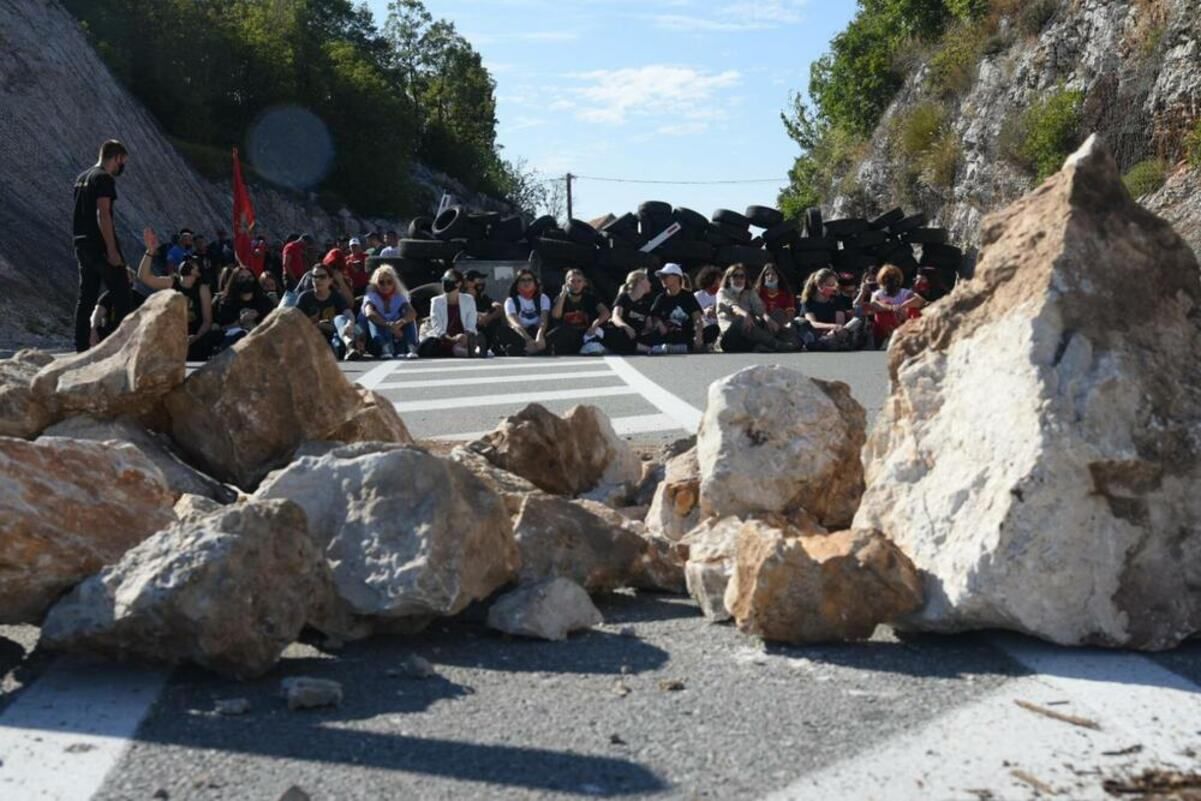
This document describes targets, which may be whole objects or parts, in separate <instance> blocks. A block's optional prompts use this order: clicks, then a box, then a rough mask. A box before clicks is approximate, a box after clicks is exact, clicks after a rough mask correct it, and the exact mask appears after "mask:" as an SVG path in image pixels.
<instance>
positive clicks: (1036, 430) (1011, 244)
mask: <svg viewBox="0 0 1201 801" xmlns="http://www.w3.org/2000/svg"><path fill="white" fill-rule="evenodd" d="M983 238H984V249H983V254H982V257H981V260H980V263H979V265H978V267H977V270H976V275H975V278H974V279H973V280H972V281H970V282H968V283H966V284H964V285H961V286H960V287H958V288H957V289H956V291H955V292H954V293H953V294H952V295H951V296H950V298H948V299H947V300H946V301H944V302H943V303H941V304H939V305H937V306H935V307H934V308H932V309H930V310H929V312H928V313H923V315H922V318H921V319H920V320H918V321H916V322H915V323H912V324H910V325H907V326H905V327H904V328H902V329H901V331H900V332H899V334H898V335H897V336H896V337H895V338H894V340H893V344H892V347H891V349H890V351H889V374H890V378H891V394H890V396H889V398H888V400H887V401H886V403H885V405H884V409H883V411H882V412H881V414H880V416H879V418H878V419H877V422H876V425H875V428H874V430H873V432H872V435H871V438H870V440H869V441H868V445H867V448H866V449H865V451H864V459H865V461H866V463H867V484H868V487H867V491H866V494H865V495H864V499H863V505H862V507H861V508H860V510H859V514H858V516H857V517H856V521H855V524H856V526H859V527H871V528H878V529H880V530H881V531H885V532H887V533H888V535H889V536H890V537H892V538H893V540H895V542H896V543H897V544H898V545H899V546H900V547H901V548H902V549H903V550H904V551H905V552H906V553H907V554H909V555H910V556H911V557H912V558H913V560H914V562H915V563H916V564H917V566H918V567H919V568H920V569H921V570H922V572H923V574H924V576H925V577H926V596H927V601H926V605H925V606H924V608H923V609H921V610H920V612H919V613H918V614H916V615H913V616H911V617H910V618H908V619H907V620H906V621H905V624H906V625H909V626H912V627H915V628H919V629H928V630H934V631H943V632H949V631H963V630H969V629H978V628H1007V629H1014V630H1017V631H1022V632H1026V633H1029V634H1033V635H1035V636H1038V637H1042V638H1045V639H1048V640H1051V641H1053V642H1057V643H1062V644H1068V645H1082V644H1093V645H1103V646H1121V647H1131V648H1141V649H1161V648H1168V647H1171V646H1174V645H1176V644H1177V643H1179V642H1180V641H1181V640H1183V639H1184V638H1186V637H1189V636H1190V635H1192V634H1195V633H1197V632H1198V631H1199V630H1201V493H1198V492H1197V487H1198V486H1201V439H1199V437H1198V431H1201V371H1199V370H1198V368H1197V366H1196V365H1197V361H1196V355H1197V353H1198V352H1199V351H1201V272H1199V270H1198V265H1197V259H1196V257H1195V256H1194V255H1193V253H1192V251H1191V250H1190V249H1189V248H1188V246H1187V245H1186V244H1185V243H1184V242H1183V241H1182V240H1181V239H1180V238H1179V237H1178V236H1177V235H1176V234H1175V233H1174V232H1173V231H1172V229H1171V227H1170V226H1169V225H1168V224H1167V223H1165V222H1164V221H1162V220H1160V219H1158V218H1156V217H1155V216H1153V215H1152V214H1150V213H1149V212H1147V211H1146V210H1144V209H1142V208H1141V207H1139V206H1138V205H1136V204H1135V203H1134V202H1133V201H1132V200H1131V198H1130V197H1129V195H1128V194H1127V192H1126V190H1125V188H1124V187H1123V185H1122V182H1121V180H1120V177H1119V175H1118V170H1117V166H1116V165H1115V163H1114V161H1113V159H1112V157H1111V156H1110V155H1109V153H1108V152H1106V150H1105V149H1104V147H1102V146H1101V144H1100V142H1099V141H1098V140H1096V138H1093V139H1090V140H1089V141H1088V142H1087V143H1086V144H1085V145H1084V147H1082V148H1081V149H1080V151H1078V152H1077V153H1076V154H1075V155H1073V156H1072V157H1071V158H1069V159H1068V161H1067V163H1066V165H1065V166H1064V168H1063V170H1062V171H1061V172H1059V173H1058V174H1056V175H1055V176H1053V177H1051V178H1050V179H1049V180H1048V181H1047V182H1046V183H1044V184H1043V185H1042V186H1041V187H1039V188H1038V189H1037V190H1035V191H1034V192H1033V193H1031V194H1029V195H1027V196H1026V197H1024V198H1022V199H1021V200H1019V201H1018V202H1016V203H1014V204H1013V205H1012V206H1010V207H1009V208H1007V209H1005V210H1003V211H1000V212H997V213H995V214H993V215H990V216H989V217H988V218H987V220H986V222H985V224H984V229H983ZM1136 310H1137V311H1136Z"/></svg>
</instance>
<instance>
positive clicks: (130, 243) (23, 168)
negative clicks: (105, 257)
mask: <svg viewBox="0 0 1201 801" xmlns="http://www.w3.org/2000/svg"><path fill="white" fill-rule="evenodd" d="M110 138H115V139H120V140H121V141H123V142H124V143H125V144H126V145H127V146H128V147H129V149H130V162H129V166H128V168H127V170H126V173H125V175H123V176H122V177H121V178H120V179H119V180H118V183H117V192H118V195H119V199H118V202H117V206H116V209H117V228H118V236H119V237H120V238H121V241H122V245H123V248H124V251H125V253H126V255H127V257H129V258H131V259H132V258H135V257H136V255H137V254H140V253H141V251H142V248H141V245H140V244H139V243H140V238H141V233H140V232H141V230H142V228H143V227H145V226H151V227H153V228H155V229H156V230H157V231H159V233H160V234H164V233H167V232H171V231H175V230H178V229H179V228H180V227H182V226H185V225H186V226H188V227H190V228H193V229H195V230H197V231H201V232H206V233H208V234H209V235H210V236H211V234H212V232H214V231H216V230H218V229H223V230H226V231H228V230H229V229H230V218H231V217H232V199H231V188H230V184H229V182H228V181H223V182H221V183H213V182H211V181H207V180H205V179H204V178H203V177H202V176H200V175H199V174H197V173H196V172H195V171H194V170H193V169H192V168H191V167H190V166H189V165H188V163H187V162H186V161H185V160H184V159H183V157H182V156H180V154H179V153H178V152H177V151H176V150H175V148H174V147H173V146H172V145H171V143H170V142H169V141H168V140H167V138H166V137H165V135H164V134H163V131H162V130H161V129H160V128H159V126H158V124H157V123H156V122H155V120H154V119H153V118H152V117H151V116H150V114H149V113H148V112H147V111H146V110H145V109H144V108H143V107H142V106H141V104H139V103H138V101H137V100H136V99H135V98H134V97H133V96H131V95H130V94H129V93H128V92H127V91H126V90H125V89H124V88H123V87H122V86H121V85H120V84H118V82H117V81H116V80H115V79H114V78H113V76H112V74H111V73H110V72H109V71H108V69H107V68H106V67H105V66H104V63H103V62H102V61H101V60H100V58H99V56H98V55H97V54H96V53H95V52H94V51H93V49H92V47H91V46H90V45H89V43H88V41H87V38H86V36H85V35H84V32H83V31H82V30H81V28H80V26H79V23H78V22H77V21H76V20H75V18H74V17H72V16H71V15H70V13H68V12H67V11H66V9H64V8H63V7H62V6H61V5H60V4H59V3H58V2H57V0H0V163H2V164H3V167H2V168H0V341H2V342H4V343H6V344H7V345H9V346H12V345H17V344H43V345H45V344H50V343H53V342H56V341H64V340H65V339H66V338H69V331H70V326H69V319H70V314H71V310H72V308H73V304H74V300H75V288H76V284H77V280H78V279H77V271H76V268H75V261H74V255H73V251H72V248H71V208H72V196H71V185H72V182H73V180H74V178H75V176H76V175H77V174H79V173H80V172H82V171H83V170H84V169H85V168H87V167H88V166H90V165H91V164H92V163H94V162H95V160H96V152H97V150H98V148H99V146H100V143H101V142H102V141H104V140H105V139H110ZM414 179H415V181H416V182H418V183H420V184H422V185H424V186H425V187H426V188H427V189H428V190H429V191H430V193H431V195H432V197H434V198H437V197H439V196H440V195H441V193H442V191H444V190H445V191H450V192H452V193H454V194H456V195H458V196H459V197H460V198H462V199H464V200H465V201H466V202H468V203H469V204H471V205H474V206H477V207H480V208H496V207H497V205H498V204H497V202H496V201H493V200H490V199H488V198H483V197H479V196H475V195H472V194H471V193H468V192H466V191H465V190H464V189H463V188H462V186H460V185H458V184H457V182H455V181H453V180H452V179H450V178H448V177H447V176H444V175H440V174H438V173H434V172H431V171H429V170H425V169H418V170H417V171H415V175H414ZM251 194H252V196H253V199H254V203H255V210H256V213H257V216H258V230H259V231H260V232H261V233H263V234H264V235H265V236H267V237H268V238H270V239H271V240H273V241H276V240H279V239H282V238H283V237H285V236H287V235H288V234H289V233H291V232H294V231H295V232H300V231H310V232H312V233H313V234H314V235H316V236H317V237H318V238H321V237H325V236H333V235H336V234H340V233H343V232H346V233H359V232H363V231H366V230H370V229H372V228H377V227H385V226H386V227H392V228H397V229H398V230H403V229H402V227H401V226H402V224H403V222H404V221H401V220H390V221H389V220H378V219H365V218H360V217H356V216H355V215H354V214H352V213H351V212H349V211H345V210H344V211H342V212H341V213H339V214H336V215H331V214H328V213H327V212H325V211H324V210H322V209H321V208H320V207H319V206H318V205H317V204H316V202H315V201H314V200H313V199H311V198H307V197H304V196H301V195H298V194H296V193H291V192H284V191H280V190H276V189H273V188H270V187H264V186H254V185H252V186H251ZM499 205H500V206H503V204H499Z"/></svg>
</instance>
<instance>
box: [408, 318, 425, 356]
mask: <svg viewBox="0 0 1201 801" xmlns="http://www.w3.org/2000/svg"><path fill="white" fill-rule="evenodd" d="M420 344H421V340H420V339H419V338H418V336H417V323H416V322H412V323H409V324H408V325H406V326H405V327H404V347H405V348H408V351H409V353H416V352H417V346H418V345H420Z"/></svg>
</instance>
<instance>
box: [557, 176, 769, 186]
mask: <svg viewBox="0 0 1201 801" xmlns="http://www.w3.org/2000/svg"><path fill="white" fill-rule="evenodd" d="M572 177H573V178H578V179H580V180H582V181H606V182H608V183H614V184H674V185H679V186H714V185H717V184H782V183H786V182H787V180H788V179H787V178H740V179H736V180H730V181H654V180H650V179H647V178H598V177H596V176H595V175H572Z"/></svg>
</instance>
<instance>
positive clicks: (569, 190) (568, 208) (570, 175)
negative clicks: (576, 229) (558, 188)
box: [566, 173, 575, 222]
mask: <svg viewBox="0 0 1201 801" xmlns="http://www.w3.org/2000/svg"><path fill="white" fill-rule="evenodd" d="M573 178H575V176H574V175H572V174H571V173H567V176H566V179H567V220H568V222H570V221H571V219H572V217H574V216H575V215H573V214H572V212H571V180H572V179H573Z"/></svg>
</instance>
